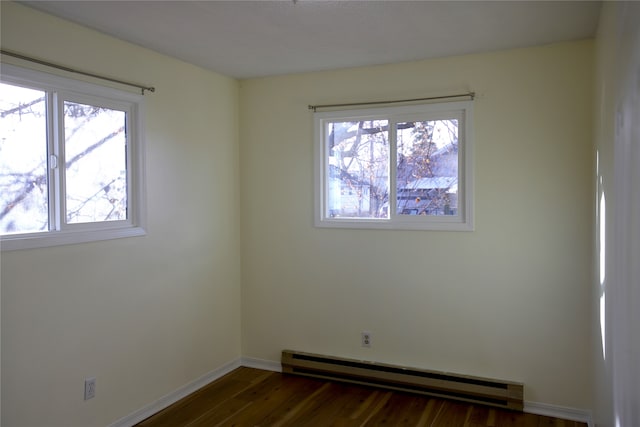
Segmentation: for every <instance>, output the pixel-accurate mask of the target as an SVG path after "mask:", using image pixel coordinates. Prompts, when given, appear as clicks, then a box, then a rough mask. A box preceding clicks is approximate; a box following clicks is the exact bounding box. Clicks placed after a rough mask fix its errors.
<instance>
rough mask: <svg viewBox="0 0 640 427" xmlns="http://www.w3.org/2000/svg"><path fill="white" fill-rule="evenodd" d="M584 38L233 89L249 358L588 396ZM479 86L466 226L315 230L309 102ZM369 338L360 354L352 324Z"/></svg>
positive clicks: (537, 394)
mask: <svg viewBox="0 0 640 427" xmlns="http://www.w3.org/2000/svg"><path fill="white" fill-rule="evenodd" d="M592 54H593V43H592V41H583V42H575V43H564V44H557V45H550V46H545V47H539V48H531V49H521V50H512V51H504V52H497V53H490V54H482V55H470V56H462V57H451V58H444V59H436V60H428V61H420V62H414V63H404V64H395V65H388V66H378V67H366V68H357V69H350V70H341V71H331V72H320V73H310V74H299V75H289V76H280V77H272V78H263V79H253V80H247V81H243V82H241V89H240V99H241V101H240V105H241V107H240V116H241V118H242V126H241V130H240V135H241V154H240V156H241V164H242V171H241V174H242V184H241V207H242V263H243V299H242V303H243V311H242V313H243V314H242V319H243V322H242V328H243V335H242V337H243V339H242V342H243V355H244V356H247V357H256V358H261V359H266V360H274V361H275V360H279V358H280V351H281V350H282V349H285V348H291V349H296V350H301V351H310V352H317V353H324V354H332V355H339V356H345V357H354V358H361V359H367V360H376V361H381V362H389V363H396V364H400V365H408V366H415V367H423V368H429V369H437V370H444V371H452V372H460V373H465V374H473V375H481V376H487V377H497V378H504V379H511V380H516V381H522V382H524V384H525V399H526V400H527V401H532V402H545V403H548V404H554V405H561V406H567V407H573V408H585V409H586V408H589V407H590V405H591V395H590V390H591V372H590V368H591V360H590V354H591V352H590V333H589V325H590V324H591V320H590V286H589V283H590V278H591V252H592V249H591V247H592V239H591V237H592V236H591V229H592V228H591V224H592V221H593V213H592V212H593V207H592V193H593V190H592V187H593V185H592V181H593V179H592V176H591V174H590V173H591V168H592V161H593V156H592V149H591V147H592V146H591V141H592V130H591V118H592V91H593V83H592V70H593V56H592ZM460 90H474V91H476V92H477V93H478V97H477V99H476V101H475V110H474V114H475V129H476V158H475V170H476V174H475V179H476V185H475V188H476V210H475V211H476V230H475V231H474V232H469V233H465V232H427V231H384V230H333V229H318V228H314V227H313V211H312V206H313V182H312V181H313V173H312V170H313V156H312V150H313V133H312V113H310V112H309V111H308V109H307V105H308V104H324V103H340V102H349V101H368V100H379V99H397V98H405V97H408V98H415V97H419V96H428V95H432V94H435V95H440V94H443V93H451V92H454V93H457V92H459V91H460ZM363 330H370V331H372V333H373V346H372V348H370V349H365V348H362V347H361V346H360V332H361V331H363Z"/></svg>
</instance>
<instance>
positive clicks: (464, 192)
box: [314, 101, 474, 231]
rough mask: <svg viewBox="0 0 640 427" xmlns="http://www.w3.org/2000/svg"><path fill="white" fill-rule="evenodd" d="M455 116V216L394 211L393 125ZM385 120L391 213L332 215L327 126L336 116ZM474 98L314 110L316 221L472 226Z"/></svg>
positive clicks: (438, 228)
mask: <svg viewBox="0 0 640 427" xmlns="http://www.w3.org/2000/svg"><path fill="white" fill-rule="evenodd" d="M454 118H455V119H457V120H458V121H459V123H460V122H461V124H460V125H459V127H458V132H459V133H458V137H459V152H458V155H459V157H458V161H459V170H458V181H459V182H458V185H459V191H460V193H459V195H461V196H462V197H460V198H459V199H458V213H457V214H456V215H451V216H447V215H424V216H423V215H418V216H411V215H401V214H398V213H397V212H396V198H397V195H396V187H397V183H396V182H395V179H396V178H394V177H395V176H396V166H394V165H395V161H394V160H393V159H395V158H396V157H397V154H396V150H397V137H396V131H394V130H393V129H395V125H396V124H397V123H399V122H404V121H414V120H417V121H422V120H445V119H454ZM362 120H386V121H387V122H388V138H389V158H388V160H389V171H388V172H389V185H390V187H389V196H388V200H389V201H388V209H389V217H388V218H351V217H345V218H342V217H340V218H332V217H330V215H329V209H328V206H329V205H330V203H329V193H330V191H331V187H330V184H329V162H328V158H329V153H328V147H327V126H328V124H330V123H333V122H336V121H362ZM473 120H474V119H473V102H472V101H451V102H443V103H428V104H420V105H411V106H400V107H376V108H368V109H360V110H340V111H326V112H317V113H314V146H315V147H314V153H315V154H314V157H315V158H314V225H315V226H316V227H320V228H355V229H391V230H433V231H474V221H473V208H474V206H473V205H474V198H473V192H474V184H473V183H474V166H473V162H474V154H473V145H474V142H473V139H474V138H473Z"/></svg>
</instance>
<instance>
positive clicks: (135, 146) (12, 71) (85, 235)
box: [0, 64, 146, 251]
mask: <svg viewBox="0 0 640 427" xmlns="http://www.w3.org/2000/svg"><path fill="white" fill-rule="evenodd" d="M0 80H1V81H2V82H3V83H8V84H12V85H16V86H23V87H26V88H31V89H36V90H42V91H45V92H48V93H49V94H50V95H51V96H49V97H47V102H48V105H47V110H48V111H52V113H49V112H48V113H47V153H48V165H47V171H48V188H49V194H50V197H49V231H42V232H35V233H16V234H7V235H2V236H0V249H1V250H2V251H12V250H21V249H32V248H40V247H49V246H59V245H68V244H76V243H86V242H94V241H101V240H111V239H118V238H123V237H133V236H143V235H145V234H146V231H145V225H146V224H145V223H146V204H145V197H144V190H145V167H144V166H145V162H144V137H143V129H144V124H143V117H144V97H143V96H142V95H139V94H134V93H131V92H125V91H121V90H118V89H114V88H110V87H105V86H99V85H95V84H92V83H88V82H84V81H79V80H73V79H69V78H65V77H61V76H57V75H53V74H49V73H44V72H41V71H37V70H32V69H26V68H22V67H18V66H14V65H10V64H2V76H0ZM64 101H71V102H78V103H85V104H90V105H99V106H103V107H107V108H112V109H117V110H120V111H124V112H125V113H126V115H127V122H126V127H127V129H126V133H127V219H126V220H117V221H103V222H91V223H79V224H67V223H66V220H65V218H64V212H65V211H66V209H65V206H64V204H65V193H64V190H63V189H64V179H65V171H64V169H65V168H64V166H63V165H64V161H65V160H64V159H65V158H64V138H63V137H64V135H63V133H64V124H63V117H62V114H59V112H61V111H63V110H62V108H63V103H64ZM52 157H54V158H55V160H53V161H55V162H56V163H59V165H62V166H58V167H54V165H52V164H51V162H52ZM54 187H55V188H56V191H55V197H54V198H52V197H51V194H52V189H53V188H54Z"/></svg>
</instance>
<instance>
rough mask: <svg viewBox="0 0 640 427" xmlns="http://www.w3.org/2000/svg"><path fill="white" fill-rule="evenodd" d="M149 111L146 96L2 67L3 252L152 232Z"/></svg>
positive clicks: (0, 196) (0, 165)
mask: <svg viewBox="0 0 640 427" xmlns="http://www.w3.org/2000/svg"><path fill="white" fill-rule="evenodd" d="M141 109H142V96H141V95H135V94H132V93H128V92H122V91H118V90H115V89H111V88H106V87H102V86H96V85H92V84H89V83H85V82H79V81H74V80H69V79H65V78H62V77H58V76H53V75H49V74H45V73H41V72H37V71H34V70H26V69H22V68H18V67H14V66H10V65H3V69H2V81H0V133H1V134H0V187H1V188H2V192H1V193H0V235H1V236H2V237H1V239H2V249H3V250H12V249H26V248H33V247H42V246H53V245H60V244H69V243H80V242H88V241H94V240H106V239H113V238H118V237H128V236H135V235H142V234H144V230H143V229H142V225H143V224H142V219H143V197H142V196H143V195H142V188H143V166H142V165H143V162H142V138H141V131H142V126H141V117H142V112H141Z"/></svg>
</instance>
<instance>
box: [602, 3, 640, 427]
mask: <svg viewBox="0 0 640 427" xmlns="http://www.w3.org/2000/svg"><path fill="white" fill-rule="evenodd" d="M596 46H597V49H596V59H597V61H596V64H597V79H596V95H597V98H596V132H595V148H596V152H597V153H598V159H599V161H598V167H597V170H596V176H597V180H598V183H599V186H598V193H597V196H596V200H597V201H598V206H597V208H598V212H599V215H598V217H597V221H596V224H595V225H596V227H595V236H596V241H597V244H596V247H595V251H594V264H595V274H594V284H593V289H594V292H593V304H592V307H593V311H594V313H595V316H594V322H593V326H594V327H593V344H594V349H593V354H594V374H595V387H594V404H595V406H594V418H595V421H596V424H597V425H598V426H603V427H604V426H612V427H613V426H616V427H617V426H621V427H624V426H637V425H640V363H639V361H640V327H639V326H638V325H640V311H638V307H639V306H640V265H639V264H638V260H639V259H640V121H639V119H638V118H639V117H640V80H639V76H640V4H639V3H633V2H606V3H605V4H604V6H603V10H602V13H601V17H600V26H599V30H598V37H597V44H596ZM603 194H604V197H603ZM603 211H604V212H605V213H606V214H605V215H603V214H602V212H603ZM600 236H602V237H604V238H603V239H601V238H600ZM601 259H602V261H601Z"/></svg>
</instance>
